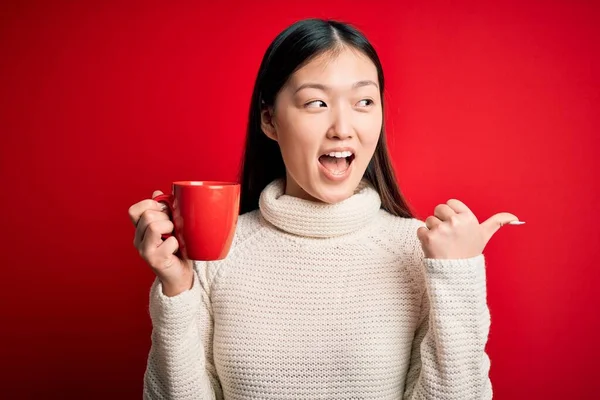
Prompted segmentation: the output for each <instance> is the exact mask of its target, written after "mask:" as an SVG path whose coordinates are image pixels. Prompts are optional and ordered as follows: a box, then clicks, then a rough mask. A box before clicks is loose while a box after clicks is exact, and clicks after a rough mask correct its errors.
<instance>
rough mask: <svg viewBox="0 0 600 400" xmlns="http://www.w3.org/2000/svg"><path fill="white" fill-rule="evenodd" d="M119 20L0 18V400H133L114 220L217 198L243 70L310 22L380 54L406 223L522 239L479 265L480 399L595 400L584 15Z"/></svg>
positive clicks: (244, 97) (123, 232) (234, 131)
mask: <svg viewBox="0 0 600 400" xmlns="http://www.w3.org/2000/svg"><path fill="white" fill-rule="evenodd" d="M122 3H124V2H119V3H117V2H100V1H97V2H91V1H88V2H83V1H81V2H75V1H70V2H58V1H52V2H50V1H48V2H37V3H34V2H26V1H23V2H16V1H14V2H3V5H2V6H1V9H0V90H1V93H2V95H1V97H0V132H1V134H2V141H1V154H0V155H1V157H0V168H1V169H0V171H1V182H2V189H3V192H2V205H1V210H2V214H3V217H2V229H1V230H2V240H1V241H0V243H1V246H2V248H1V250H2V251H1V253H0V254H1V255H2V263H1V268H2V269H1V272H0V278H1V284H2V288H1V290H0V296H1V297H0V300H1V301H0V307H1V308H0V311H1V314H0V315H1V320H0V346H1V348H0V350H1V353H0V354H1V356H0V357H1V366H0V367H1V371H0V380H1V381H2V382H1V385H0V392H1V393H2V397H3V398H17V397H18V398H27V397H32V398H33V397H37V396H41V395H54V396H55V397H60V398H63V399H65V398H87V399H92V398H140V397H141V386H142V375H143V372H144V368H145V363H146V356H147V352H148V349H149V346H150V329H151V326H150V321H149V317H148V314H147V301H148V290H149V287H150V284H151V281H152V279H153V276H152V273H151V272H150V271H149V269H148V268H146V267H145V265H144V264H143V262H142V260H141V259H139V258H138V255H137V253H136V251H135V249H134V248H133V246H132V240H133V227H132V226H131V224H130V222H129V220H128V216H127V209H128V208H129V206H130V205H131V204H133V203H134V202H137V201H139V200H141V199H143V198H146V197H148V196H150V194H151V193H152V191H153V190H154V189H158V188H160V189H162V190H164V191H168V190H169V189H170V187H169V184H170V182H171V181H172V180H176V179H235V178H236V172H237V166H238V160H239V158H240V156H241V152H242V145H243V138H244V130H245V123H246V115H247V109H248V103H249V98H250V93H251V90H252V85H253V81H254V77H255V74H256V72H257V69H258V64H259V62H260V59H261V57H262V54H263V52H264V50H265V49H266V47H267V45H268V44H269V42H270V41H271V40H272V39H273V38H274V37H275V35H276V34H277V33H278V32H279V31H280V30H282V29H283V28H284V27H286V26H287V25H288V24H290V23H292V22H293V21H295V20H296V19H298V18H303V17H312V16H317V17H331V18H339V19H343V20H346V21H350V22H353V23H354V24H355V25H357V26H358V27H359V28H361V29H362V30H364V32H365V33H366V34H367V35H368V37H369V38H370V39H371V40H372V42H373V44H374V45H375V47H376V48H377V49H378V51H379V52H380V56H381V59H382V62H383V65H384V68H385V71H386V74H387V82H388V85H387V93H386V97H387V108H388V112H389V113H388V114H387V123H388V128H389V130H388V134H389V137H390V143H391V152H392V155H393V159H394V163H395V165H396V167H397V170H398V176H399V180H400V184H401V187H402V188H403V191H404V192H405V194H406V196H407V198H408V199H409V201H410V202H411V203H412V204H413V206H414V208H415V209H416V210H417V211H418V213H419V215H420V217H422V218H425V217H426V216H427V215H429V213H431V212H432V211H433V207H434V206H435V205H436V204H438V203H440V202H445V201H446V200H447V199H448V198H450V197H456V198H459V199H461V200H463V201H464V202H465V203H466V204H467V205H469V206H470V207H471V208H472V210H473V211H474V212H475V213H476V214H477V216H478V217H479V219H480V220H483V219H486V218H488V217H489V216H491V215H492V214H494V213H496V212H500V211H509V212H513V213H515V214H516V215H517V216H519V217H520V218H521V219H522V220H524V221H526V222H527V223H526V224H525V225H524V226H518V227H513V226H507V227H504V228H502V229H501V230H500V231H499V232H498V233H497V234H496V235H495V236H494V238H493V239H492V241H491V242H490V243H489V245H488V247H487V248H486V254H487V259H488V289H489V294H488V301H489V305H490V309H491V315H492V327H491V333H490V337H489V346H488V349H489V354H490V357H491V360H492V369H491V378H492V382H493V386H494V391H495V398H497V399H564V398H569V399H591V398H597V397H595V396H596V395H597V392H598V391H600V379H598V360H599V357H600V345H599V341H598V329H599V328H600V323H599V321H598V314H599V313H598V311H597V305H598V300H597V293H598V286H599V284H600V274H599V273H598V272H597V269H598V259H599V256H600V254H599V246H600V240H599V239H600V237H599V236H600V234H599V229H598V222H597V221H598V200H599V196H598V193H599V181H600V180H599V179H598V171H600V168H599V161H598V150H599V147H600V146H599V139H598V134H599V129H598V128H599V124H598V122H599V118H598V110H599V109H600V108H599V107H600V97H599V92H600V91H599V89H600V88H599V79H598V66H599V61H600V60H599V54H600V52H599V50H600V40H599V38H600V34H599V29H598V21H599V16H600V13H599V7H598V3H596V4H594V5H592V2H591V1H590V2H583V1H579V2H571V1H562V2H561V1H552V2H548V1H538V2H517V1H515V2H510V3H509V2H503V3H501V4H500V3H498V2H487V3H482V2H475V1H473V2H466V1H460V2H452V3H454V4H453V5H452V6H449V5H447V4H446V2H436V3H432V2H427V3H428V5H423V4H421V2H416V1H415V2H396V4H395V5H393V4H391V3H392V2H388V1H375V0H372V1H368V2H364V1H361V2H358V1H356V2H354V1H344V2H342V1H339V2H333V1H331V2H299V1H295V2H284V1H261V2H255V4H254V5H252V4H247V3H252V2H239V3H234V2H232V1H228V2H223V3H221V4H220V5H216V4H215V3H216V2H210V3H209V2H189V3H187V2H165V3H163V2H144V3H135V4H134V3H132V2H126V4H125V5H124V4H122ZM167 4H168V5H167ZM5 396H6V397H5Z"/></svg>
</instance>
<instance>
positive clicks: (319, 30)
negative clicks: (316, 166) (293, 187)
mask: <svg viewBox="0 0 600 400" xmlns="http://www.w3.org/2000/svg"><path fill="white" fill-rule="evenodd" d="M340 45H346V46H351V47H353V48H354V49H357V50H359V51H361V52H362V53H364V54H365V55H367V56H368V57H369V58H370V59H371V61H372V62H373V64H375V67H376V68H377V75H378V79H379V89H380V94H381V102H382V108H383V93H384V92H383V89H384V86H383V83H384V79H383V69H382V67H381V62H380V61H379V57H378V55H377V53H376V52H375V49H374V48H373V46H372V45H371V44H370V43H369V41H368V40H367V38H366V37H365V36H364V35H363V34H362V33H361V32H360V31H358V30H357V29H356V28H354V27H352V26H351V25H349V24H345V23H342V22H338V21H332V20H322V19H305V20H301V21H298V22H296V23H294V24H292V25H291V26H289V27H288V28H287V29H285V30H284V31H283V32H281V33H280V34H279V35H278V36H277V37H276V38H275V40H273V42H272V43H271V44H270V46H269V47H268V49H267V51H266V52H265V55H264V57H263V59H262V62H261V64H260V69H259V71H258V75H257V77H256V82H255V84H254V91H253V93H252V100H251V103H250V115H249V117H248V130H247V136H246V149H245V154H244V157H243V159H242V165H241V169H240V181H241V203H240V214H244V213H246V212H248V211H253V210H256V209H257V208H258V200H259V197H260V193H261V192H262V190H263V189H264V188H265V187H266V186H267V185H268V184H269V183H270V182H272V181H273V180H275V179H277V178H285V176H286V174H285V165H284V163H283V158H282V156H281V151H280V149H279V145H278V144H277V142H276V141H274V140H271V139H269V138H268V137H267V136H266V135H265V134H264V133H263V131H262V128H261V110H262V109H264V107H269V106H273V104H274V103H275V97H276V96H277V93H279V91H280V89H281V88H282V86H283V85H284V84H285V83H286V82H287V80H288V78H289V77H290V75H291V74H292V73H294V72H295V71H296V70H297V69H299V68H300V67H302V66H303V65H304V64H306V63H307V62H309V61H310V60H311V59H313V58H315V57H316V56H318V55H320V54H323V53H325V52H327V51H335V50H337V49H339V48H340ZM364 178H366V179H367V180H368V181H369V182H370V183H371V184H372V185H373V186H374V187H375V189H376V190H377V192H378V193H379V195H380V197H381V206H382V208H383V209H384V210H386V211H387V212H389V213H391V214H393V215H396V216H400V217H407V218H411V217H413V212H412V211H411V210H410V208H409V206H408V204H407V202H406V200H405V199H404V197H403V196H402V194H401V192H400V189H399V187H398V184H397V182H396V177H395V174H394V169H393V167H392V163H391V160H390V156H389V153H388V148H387V144H386V139H385V130H384V127H383V125H382V127H381V134H380V136H379V142H378V143H377V147H376V149H375V154H374V155H373V158H372V159H371V161H370V163H369V165H368V167H367V169H366V171H365V175H364Z"/></svg>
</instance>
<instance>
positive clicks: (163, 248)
mask: <svg viewBox="0 0 600 400" xmlns="http://www.w3.org/2000/svg"><path fill="white" fill-rule="evenodd" d="M178 250H179V242H177V239H176V238H175V236H170V237H169V238H167V240H165V241H164V242H162V244H161V245H160V246H158V248H157V249H156V250H155V251H154V253H153V255H152V258H151V264H150V265H151V266H153V267H155V268H161V269H167V268H171V267H173V266H174V265H177V263H178V262H179V258H178V257H177V256H176V255H175V253H176V252H177V251H178Z"/></svg>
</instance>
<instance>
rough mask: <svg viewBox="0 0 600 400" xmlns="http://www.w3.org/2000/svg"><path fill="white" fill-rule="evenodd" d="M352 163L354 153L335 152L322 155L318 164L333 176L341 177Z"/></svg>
mask: <svg viewBox="0 0 600 400" xmlns="http://www.w3.org/2000/svg"><path fill="white" fill-rule="evenodd" d="M352 161H354V153H352V152H351V151H335V152H331V153H327V154H323V155H322V156H320V157H319V162H320V163H321V165H323V167H325V168H326V169H327V170H328V171H329V172H331V173H332V174H333V175H342V174H344V172H346V170H347V169H348V167H350V164H352Z"/></svg>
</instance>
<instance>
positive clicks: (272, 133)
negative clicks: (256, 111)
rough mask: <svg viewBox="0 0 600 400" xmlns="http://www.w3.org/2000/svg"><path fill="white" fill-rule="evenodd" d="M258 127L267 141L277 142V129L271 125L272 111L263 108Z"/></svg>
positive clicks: (269, 108)
mask: <svg viewBox="0 0 600 400" xmlns="http://www.w3.org/2000/svg"><path fill="white" fill-rule="evenodd" d="M260 127H261V129H262V131H263V132H264V134H265V135H267V137H268V138H269V139H272V140H274V141H277V129H276V128H275V124H274V123H273V109H272V108H271V107H264V108H263V109H262V110H261V112H260Z"/></svg>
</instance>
